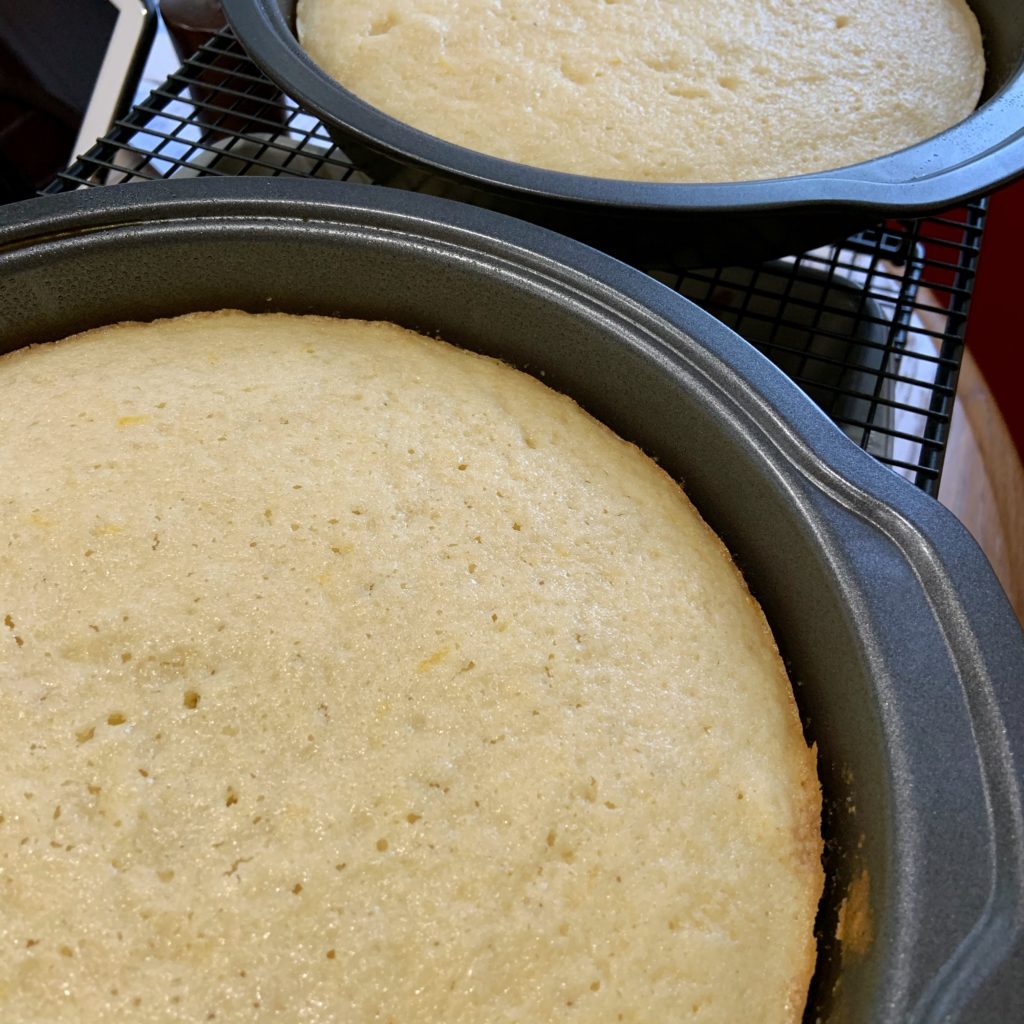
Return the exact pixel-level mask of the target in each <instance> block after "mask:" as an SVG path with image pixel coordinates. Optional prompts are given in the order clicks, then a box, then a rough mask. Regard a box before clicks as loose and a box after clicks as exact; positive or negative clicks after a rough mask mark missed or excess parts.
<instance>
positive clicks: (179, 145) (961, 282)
mask: <svg viewBox="0 0 1024 1024" xmlns="http://www.w3.org/2000/svg"><path fill="white" fill-rule="evenodd" d="M239 174H250V175H252V174H256V175H271V176H299V177H321V178H330V179H335V180H347V179H351V180H361V181H367V180H368V179H366V178H365V177H364V176H362V175H361V174H360V172H359V171H357V170H356V169H355V168H354V167H353V165H352V163H351V162H350V161H349V160H348V158H347V157H346V156H345V154H344V153H343V152H342V151H341V150H339V149H338V148H337V147H336V146H335V145H334V143H333V142H332V141H331V138H330V136H329V135H328V133H327V131H326V129H325V128H324V127H323V125H322V124H320V123H319V122H318V121H316V120H315V119H314V118H312V117H310V116H309V115H307V114H305V113H303V112H302V111H300V110H298V109H297V108H296V106H295V104H294V103H293V102H292V101H291V100H289V99H287V98H286V97H284V96H282V95H281V94H280V93H279V92H278V91H277V89H276V87H275V86H273V85H272V84H271V83H270V82H269V81H268V80H267V79H266V78H265V77H264V76H263V75H262V74H261V72H260V71H259V70H258V69H257V68H256V67H255V66H254V65H253V64H252V63H251V62H250V61H249V59H248V57H247V56H246V54H245V52H244V50H243V49H242V48H241V46H240V45H239V43H238V42H237V41H236V40H235V39H234V37H233V36H232V35H231V33H230V31H229V30H225V31H224V32H222V33H221V34H220V35H218V36H216V37H214V38H213V39H212V40H211V41H210V42H209V43H207V44H206V45H204V46H203V47H202V48H201V49H200V50H199V51H198V53H196V54H195V55H194V56H193V57H191V58H190V59H188V60H187V61H186V62H185V63H184V64H183V65H182V67H181V68H179V70H178V71H177V72H175V73H174V74H172V75H171V76H170V77H169V78H168V79H167V81H166V82H165V83H164V84H163V85H162V86H160V87H159V88H157V89H156V90H154V92H153V93H151V94H150V96H149V97H148V98H147V99H146V100H145V101H143V102H141V103H139V104H138V105H136V106H135V108H134V109H133V110H132V111H131V112H130V113H129V114H128V115H127V116H126V117H124V118H123V119H121V120H119V121H117V122H116V123H115V124H114V125H113V127H112V128H111V130H110V131H109V132H108V133H107V135H106V136H105V137H104V138H103V139H101V140H100V141H99V142H98V143H97V144H96V145H95V146H94V147H93V148H92V149H90V150H89V152H88V153H86V154H85V155H84V156H82V157H80V158H79V159H78V160H77V161H76V162H75V163H74V164H73V165H72V166H71V167H70V168H68V170H67V171H65V172H64V173H62V174H61V175H60V176H59V177H58V178H57V179H56V180H55V181H54V182H53V183H52V184H51V185H50V186H49V187H48V188H47V189H46V191H47V192H66V191H71V190H73V189H76V188H79V187H82V186H86V185H105V184H118V183H123V182H131V181H139V180H145V179H152V178H172V177H179V178H180V177H194V176H198V175H239ZM984 215H985V204H984V202H983V201H982V202H978V203H974V204H971V205H969V206H967V207H964V208H962V209H958V210H954V211H950V212H949V213H948V214H947V215H945V216H941V217H931V218H925V219H921V220H905V221H903V220H900V221H892V222H889V223H886V224H884V225H880V226H879V227H878V228H877V229H876V230H874V231H870V232H864V233H862V234H860V235H857V236H855V237H854V238H851V239H847V240H845V241H842V242H840V243H838V244H836V245H834V246H829V247H825V248H823V249H820V250H815V251H813V252H809V253H804V254H800V255H797V256H793V257H789V258H786V259H782V260H776V261H772V262H770V263H766V264H764V265H763V266H761V267H758V268H754V269H746V268H739V267H719V268H714V269H708V270H703V271H692V270H691V271H686V272H680V273H665V272H663V271H652V272H651V273H652V274H653V275H654V276H655V277H657V278H658V279H660V280H662V281H663V282H664V283H665V284H667V285H669V286H670V287H672V288H674V289H676V290H677V291H679V292H680V293H682V294H683V295H686V296H687V297H689V298H691V299H693V300H694V301H696V302H697V303H698V304H700V305H702V306H703V307H704V308H706V309H708V310H710V311H711V312H712V313H714V314H715V315H716V316H718V317H719V318H720V319H721V320H723V321H725V322H726V323H727V324H729V325H730V326H731V327H733V328H735V329H736V330H737V331H738V332H739V333H740V334H741V335H743V336H744V337H745V338H746V339H747V340H748V341H749V342H751V343H752V344H753V345H754V346H755V347H757V348H758V349H759V350H760V351H761V352H763V353H764V354H765V355H767V356H768V357H769V358H770V359H772V360H773V361H774V362H775V363H776V364H777V365H779V366H780V367H781V368H782V369H783V370H784V371H785V372H786V373H788V374H789V376H790V377H792V379H793V380H795V381H796V383H797V384H799V385H800V386H801V387H802V388H804V390H805V391H806V392H807V393H808V394H809V395H810V396H811V397H812V398H813V399H814V400H815V401H816V402H818V404H819V405H821V406H822V408H823V409H824V410H825V411H826V412H827V413H828V414H829V415H830V416H831V417H832V419H833V420H834V421H835V422H836V423H837V424H838V425H839V426H840V427H841V428H842V429H843V430H844V431H846V433H847V434H849V436H850V437H852V438H853V439H854V440H855V441H856V442H857V443H858V444H860V445H861V446H862V447H863V448H865V449H866V450H867V451H869V452H871V453H872V454H873V455H874V456H875V457H876V458H878V459H879V460H880V461H882V462H883V463H885V464H886V465H888V466H890V467H891V468H892V469H893V470H894V471H896V472H897V473H900V474H902V475H903V476H906V477H908V478H910V479H911V480H912V481H913V482H914V483H915V484H917V486H919V487H921V488H922V489H923V490H925V491H926V492H927V493H930V494H933V495H934V494H936V493H937V491H938V484H939V478H940V474H941V472H942V458H943V453H944V449H945V445H946V441H947V438H948V435H949V425H950V417H951V414H952V410H953V400H954V396H955V389H956V378H957V373H958V370H959V366H960V360H961V357H962V353H963V335H964V328H965V324H966V317H967V311H968V306H969V303H970V295H971V289H972V285H973V280H974V274H975V267H976V263H977V257H978V252H979V250H980V246H981V235H982V228H983V222H984Z"/></svg>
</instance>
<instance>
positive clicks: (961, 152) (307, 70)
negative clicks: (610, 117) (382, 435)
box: [222, 0, 1024, 217]
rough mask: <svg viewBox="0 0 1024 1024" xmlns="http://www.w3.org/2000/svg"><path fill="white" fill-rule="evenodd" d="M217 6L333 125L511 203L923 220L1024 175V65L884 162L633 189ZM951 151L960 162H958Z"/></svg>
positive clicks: (277, 78) (232, 3)
mask: <svg viewBox="0 0 1024 1024" xmlns="http://www.w3.org/2000/svg"><path fill="white" fill-rule="evenodd" d="M222 6H223V8H224V13H225V15H226V17H227V21H228V24H229V25H230V27H231V29H232V31H233V32H234V34H235V36H236V37H237V38H238V40H239V42H240V43H241V44H242V46H243V47H244V49H245V50H246V52H247V53H248V54H249V56H250V58H251V59H252V60H253V62H254V63H255V64H256V65H257V66H258V67H259V68H260V69H261V71H262V72H263V73H264V74H265V75H267V77H268V78H270V79H271V80H272V81H274V82H275V84H277V85H278V86H279V87H280V88H281V89H282V90H283V91H284V92H285V93H286V94H288V95H290V96H292V97H293V98H294V99H295V100H296V101H297V102H298V103H299V104H300V106H301V107H303V109H305V110H307V111H309V112H311V113H313V114H315V115H316V116H317V117H319V118H320V119H321V120H322V121H323V122H324V123H325V124H326V125H327V126H328V127H329V128H333V129H335V130H337V131H338V132H339V133H343V134H344V135H346V136H347V137H348V138H349V139H351V140H355V141H357V142H358V143H359V144H361V145H362V146H364V147H365V148H366V149H368V150H370V151H372V152H374V153H377V154H380V155H384V156H385V157H387V158H388V159H391V160H397V161H398V162H400V163H402V164H403V165H406V166H409V167H413V168H416V169H417V170H419V171H421V172H423V173H425V174H428V175H433V176H435V177H439V178H442V179H446V180H450V181H453V182H456V183H458V184H461V185H463V186H466V187H469V188H473V189H478V190H480V191H482V192H484V193H491V194H498V195H502V196H503V197H505V198H506V199H508V200H513V201H514V200H519V201H526V202H531V201H532V202H547V203H560V204H563V205H566V206H569V207H578V208H582V209H584V210H586V209H591V210H595V211H600V213H601V214H602V215H605V216H609V215H611V216H617V215H633V216H648V215H653V216H659V215H660V216H664V215H666V214H669V213H676V214H679V215H681V216H682V215H685V216H688V217H701V216H721V215H730V214H736V215H743V214H747V215H750V214H756V213H773V212H780V211H787V210H789V211H793V212H797V211H801V212H803V213H805V214H811V213H815V212H835V211H845V212H859V213H868V212H870V211H876V212H877V213H878V216H879V217H882V216H884V215H885V213H886V212H890V211H892V212H896V211H898V212H900V213H901V214H911V215H913V214H918V215H920V214H925V213H930V212H937V211H939V210H941V209H943V208H947V207H949V206H952V205H955V204H957V203H961V202H967V201H969V200H971V199H974V198H977V197H978V196H980V195H982V194H984V193H986V192H988V191H991V190H992V189H994V188H998V187H1000V186H1002V185H1004V184H1006V183H1007V182H1009V181H1011V180H1013V179H1014V178H1015V177H1018V176H1019V175H1020V174H1021V169H1022V168H1024V116H1022V109H1024V104H1022V102H1021V101H1022V95H1021V94H1022V93H1024V65H1022V66H1021V67H1020V68H1018V69H1017V71H1016V72H1015V74H1014V75H1013V76H1012V77H1011V78H1010V80H1009V81H1007V82H1006V83H1004V84H1003V85H1002V87H1001V88H999V89H998V90H997V91H996V93H995V94H994V95H993V96H991V97H989V98H988V99H987V100H985V101H984V102H983V103H982V104H981V105H980V106H979V107H978V108H977V109H976V110H975V111H974V112H973V113H972V114H971V115H969V116H968V117H967V118H966V119H964V120H963V121H961V122H960V123H958V124H956V125H953V126H951V127H950V128H948V129H946V130H945V131H943V132H940V133H939V134H937V135H935V136H932V137H931V138H928V139H925V140H922V141H921V142H918V143H915V144H913V145H911V146H909V147H907V148H905V149H902V150H899V151H897V152H894V153H890V154H886V155H884V156H882V157H878V158H875V159H872V160H867V161H864V162H861V163H856V164H851V165H848V166H846V167H839V168H835V169H828V170H823V171H818V172H814V173H810V174H802V175H794V176H790V177H783V178H768V179H762V180H752V181H739V182H712V183H692V184H689V183H669V182H636V181H623V180H617V179H610V178H599V177H588V176H586V175H581V174H572V173H567V172H562V171H552V170H547V169H544V168H538V167H531V166H528V165H526V164H520V163H515V162H513V161H510V160H505V159H502V158H500V157H495V156H490V155H488V154H484V153H480V152H477V151H475V150H471V149H468V148H466V147H463V146H460V145H457V144H455V143H451V142H447V141H445V140H443V139H440V138H438V137H436V136H433V135H430V134H428V133H426V132H424V131H421V130H419V129H417V128H414V127H412V126H411V125H409V124H407V123H405V122H403V121H400V120H397V119H396V118H393V117H391V116H389V115H388V114H385V113H383V112H382V111H381V110H379V109H378V108H376V107H374V106H372V105H371V104H369V103H367V102H366V101H364V100H362V99H360V98H359V97H358V96H356V95H355V94H354V93H352V92H350V91H349V90H348V89H346V88H345V87H344V86H342V85H341V84H339V83H338V82H337V81H335V80H334V79H333V78H331V77H330V76H329V75H328V74H327V73H326V72H324V71H323V70H321V69H320V68H319V67H318V66H317V65H316V64H315V63H314V62H313V61H312V59H311V58H310V57H309V56H308V55H307V54H306V52H305V51H304V50H303V49H302V47H301V46H300V45H299V43H298V40H297V39H296V38H295V36H294V34H293V32H292V30H291V28H290V26H289V25H288V23H287V21H286V19H285V17H284V14H283V12H282V9H281V4H280V2H279V0H222ZM1008 128H1009V130H1008ZM949 153H955V154H957V155H956V157H955V158H954V159H953V160H952V162H951V161H950V158H949V155H948V154H949Z"/></svg>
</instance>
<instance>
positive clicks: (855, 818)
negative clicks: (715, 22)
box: [0, 178, 1024, 1024]
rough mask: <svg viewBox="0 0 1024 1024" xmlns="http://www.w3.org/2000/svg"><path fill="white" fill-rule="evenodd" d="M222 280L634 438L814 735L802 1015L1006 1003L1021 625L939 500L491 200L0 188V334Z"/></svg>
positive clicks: (929, 1013) (708, 334) (1022, 710)
mask: <svg viewBox="0 0 1024 1024" xmlns="http://www.w3.org/2000/svg"><path fill="white" fill-rule="evenodd" d="M222 307H238V308H242V309H247V310H251V311H256V312H258V311H261V310H282V311H288V312H293V313H318V314H329V315H336V316H357V317H366V318H385V319H389V320H393V321H396V322H398V323H400V324H403V325H405V326H408V327H411V328H415V329H418V330H421V331H424V332H427V333H430V334H437V335H440V336H442V337H444V338H446V339H448V340H449V341H451V342H454V343H457V344H460V345H463V346H466V347H468V348H471V349H476V350H478V351H481V352H484V353H487V354H490V355H494V356H499V357H501V358H503V359H505V360H507V361H508V362H510V363H512V364H514V365H516V366H518V367H520V368H522V369H524V370H526V371H527V372H530V373H533V374H535V375H537V376H539V377H540V378H542V379H543V380H544V381H545V382H546V383H548V384H549V385H551V386H552V387H554V388H556V389H559V390H561V391H564V392H566V393H568V394H570V395H571V396H573V397H574V398H575V399H576V400H577V401H578V402H579V403H580V404H581V405H582V406H583V407H584V408H586V409H587V410H589V411H590V412H591V413H592V414H593V415H595V416H596V417H598V418H599V419H601V420H603V421H605V422H606V423H607V424H609V425H610V426H611V427H612V428H613V429H615V430H616V431H618V432H619V433H620V434H621V435H622V436H624V437H626V438H628V439H629V440H631V441H634V442H636V443H637V444H639V445H640V446H641V447H642V448H643V449H644V450H646V451H647V452H648V453H650V454H651V455H653V456H654V457H655V458H657V459H658V460H659V461H660V463H661V464H662V465H663V466H664V467H665V468H666V470H667V471H668V472H669V473H671V474H672V475H673V476H675V477H676V478H677V479H679V480H681V481H682V482H683V483H684V485H685V486H686V489H687V491H688V492H689V494H690V496H691V497H692V498H693V500H694V501H695V503H696V504H697V506H698V508H699V509H700V510H701V512H702V513H703V514H704V516H705V518H706V519H707V520H708V522H709V523H710V524H711V526H712V527H713V528H714V529H715V530H716V531H717V532H718V533H719V534H720V536H721V537H722V538H723V539H724V541H725V542H726V544H727V545H728V547H729V548H730V550H731V551H732V553H733V555H734V557H735V558H736V560H737V562H738V564H739V565H740V567H741V569H742V570H743V572H744V574H745V576H746V578H747V580H748V582H749V584H750V586H751V589H752V590H753V592H754V594H755V596H756V597H757V598H758V600H759V601H760V602H761V604H762V606H763V607H764V610H765V612H766V614H767V616H768V620H769V622H770V623H771V625H772V627H773V630H774V632H775V635H776V638H777V640H778V643H779V646H780V649H781V651H782V654H783V657H784V658H785V660H786V663H787V665H788V668H789V671H790V675H791V678H792V680H793V683H794V686H795V692H796V696H797V700H798V703H799V706H800V709H801V713H802V717H803V721H804V723H805V728H806V732H807V735H808V737H809V739H810V740H812V741H813V742H815V743H816V744H817V751H818V759H819V771H820V776H821V780H822V785H823V790H824V793H825V798H826V809H825V815H824V821H823V830H824V835H825V840H826V872H827V887H826V892H825V896H824V898H823V901H822V905H821V911H820V915H819V921H818V933H819V958H818V967H817V972H816V974H815V977H814V980H813V983H812V987H811V993H810V1003H809V1008H808V1014H807V1018H806V1019H807V1020H808V1021H821V1022H831V1024H839V1022H843V1024H855V1022H861V1024H885V1022H890V1024H906V1022H910V1021H913V1022H919V1024H938V1022H940V1021H942V1022H946V1024H949V1022H957V1024H966V1022H978V1024H980V1022H982V1021H986V1022H987V1021H1008V1020H1011V1019H1015V1011H1019V1009H1020V1007H1021V1005H1024V806H1022V799H1021V790H1022V783H1024V773H1022V767H1021V765H1022V758H1024V693H1022V686H1021V680H1022V678H1024V636H1022V634H1021V630H1020V627H1019V625H1018V624H1017V621H1016V619H1015V618H1014V616H1013V613H1012V611H1011V610H1010V607H1009V605H1008V602H1007V601H1006V599H1005V597H1004V595H1003V593H1002V591H1001V590H1000V588H999V585H998V584H997V582H996V580H995V578H994V576H993V574H992V572H991V570H990V568H989V566H988V564H987V562H986V561H985V559H984V557H983V556H982V554H981V553H980V551H979V549H978V548H977V546H976V545H975V544H974V542H973V541H972V540H971V539H970V537H969V536H968V535H967V533H966V532H965V531H964V530H963V529H962V527H961V526H960V525H959V524H958V523H957V521H956V520H955V519H954V518H953V516H952V515H950V514H949V513H948V512H946V511H945V510H944V509H942V508H941V507H940V506H939V505H938V504H937V503H935V502H934V501H932V500H931V499H930V498H928V497H926V496H925V495H924V494H922V493H921V492H919V491H917V490H916V489H914V488H913V487H912V486H910V485H909V484H907V483H906V482H905V481H903V480H901V479H899V478H897V477H896V476H895V475H894V474H892V473H890V472H889V471H888V470H886V469H884V468H883V467H882V466H880V465H879V464H878V463H876V462H875V461H874V460H872V459H871V458H870V457H869V456H867V455H866V454H865V453H863V452H862V451H860V450H859V449H858V448H857V447H856V446H855V445H854V444H853V443H852V442H850V441H849V440H848V439H847V438H846V437H845V436H844V435H843V434H842V433H841V432H840V431H839V430H838V429H837V428H835V427H834V426H833V425H832V424H831V423H830V422H829V421H828V420H827V419H826V418H825V417H824V416H823V415H822V414H821V413H820V412H818V410H817V409H816V408H815V407H814V406H813V405H812V403H811V402H810V401H809V400H808V399H806V398H805V396H804V395H803V394H802V393H801V392H800V391H798V389H797V388H796V387H795V386H794V385H793V384H792V383H791V382H790V381H789V380H788V379H786V378H785V377H784V376H783V375H782V374H781V373H780V372H779V371H778V370H776V369H775V368H774V367H773V366H772V365H771V364H770V363H769V362H768V361H767V360H765V359H764V358H762V357H761V356H759V355H758V354H757V353H756V352H754V351H753V350H752V349H751V348H750V347H749V346H748V345H747V344H746V343H744V342H743V341H741V339H740V338H739V337H738V336H736V335H735V334H733V333H732V332H731V331H729V330H728V329H727V328H725V327H723V326H722V325H721V324H720V323H718V322H717V321H716V320H714V319H713V318H712V317H710V316H709V315H707V314H705V313H703V312H702V311H700V310H699V309H698V308H697V307H696V306H694V305H692V304H690V303H689V302H687V301H686V300H685V299H682V298H681V297H680V296H679V295H677V294H675V293H674V292H672V291H670V290H669V289H667V288H665V287H663V286H661V285H659V284H658V283H657V282H655V281H654V280H653V279H651V278H649V277H646V276H645V275H643V274H641V273H639V272H637V271H635V270H632V269H630V268H629V267H627V266H625V265H624V264H622V263H619V262H617V261H615V260H613V259H612V258H610V257H608V256H606V255H603V254H601V253H598V252H596V251H594V250H592V249H589V248H587V247H586V246H583V245H581V244H579V243H577V242H574V241H571V240H569V239H566V238H564V237H561V236H558V235H555V234H552V233H550V232H547V231H545V230H543V229H541V228H538V227H536V226H534V225H530V224H526V223H524V222H522V221H519V220H513V219H511V218H507V217H503V216H501V215H498V214H494V213H491V212H488V211H484V210H479V209H475V208H472V207H469V206H466V205H464V204H455V203H450V202H447V201H445V200H440V199H436V198H432V197H427V196H419V195H414V194H410V193H405V192H397V191H392V190H388V189H382V188H379V187H376V186H356V185H344V184H339V183H335V182H316V181H285V180H282V179H215V178H208V179H200V180H193V181H181V182H174V181H168V182H154V183H148V184H139V185H134V186H131V187H121V188H109V189H96V190H90V191H86V192H76V193H70V194H66V195H60V196H51V197H45V198H41V199H34V200H30V201H27V202H25V203H21V204H16V205H13V206H9V207H6V208H4V209H2V210H0V342H2V344H0V349H2V350H11V349H13V348H16V347H19V346H23V345H27V344H30V343H36V342H44V341H48V340H51V339H56V338H59V337H62V336H64V335H67V334H69V333H72V332H75V331H79V330H83V329H85V328H90V327H94V326H97V325H100V324H105V323H110V322H113V321H118V320H124V319H143V320H150V319H153V318H156V317H161V316H169V315H173V314H178V313H183V312H186V311H192V310H202V309H217V308H222ZM3 417H4V410H2V409H0V421H2V424H3V431H4V434H5V435H7V436H10V435H11V434H13V433H15V432H17V430H18V428H19V425H18V423H15V422H9V421H8V420H7V419H4V418H3ZM25 471H26V472H27V473H30V472H31V471H32V467H31V466H26V467H25ZM756 1017H757V1014H756V1008H752V1011H751V1019H752V1020H754V1019H756Z"/></svg>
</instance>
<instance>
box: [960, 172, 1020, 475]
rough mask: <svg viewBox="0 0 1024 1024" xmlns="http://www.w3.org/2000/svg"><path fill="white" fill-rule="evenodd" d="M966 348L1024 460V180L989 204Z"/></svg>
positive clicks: (1003, 191)
mask: <svg viewBox="0 0 1024 1024" xmlns="http://www.w3.org/2000/svg"><path fill="white" fill-rule="evenodd" d="M967 347H968V348H969V349H970V351H971V352H972V353H973V355H974V358H975V360H976V361H977V363H978V366H979V368H980V369H981V372H982V374H983V375H984V376H985V380H986V382H987V383H988V386H989V388H990V389H991V391H992V394H993V396H994V398H995V400H996V403H997V404H998V406H999V409H1000V412H1002V414H1003V418H1004V419H1005V420H1006V425H1007V426H1008V427H1009V429H1010V433H1011V434H1012V435H1013V438H1014V441H1015V442H1016V445H1017V451H1018V452H1020V453H1021V454H1022V455H1024V180H1021V181H1018V182H1016V183H1015V184H1013V185H1010V186H1008V187H1007V188H1005V189H1003V190H1002V191H1000V192H997V193H996V194H995V195H993V196H992V198H991V202H990V203H989V208H988V216H987V218H986V220H985V232H984V235H983V236H982V243H981V256H980V258H979V261H978V276H977V280H976V281H975V284H974V292H973V296H972V299H971V307H970V312H969V314H968V317H967Z"/></svg>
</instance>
